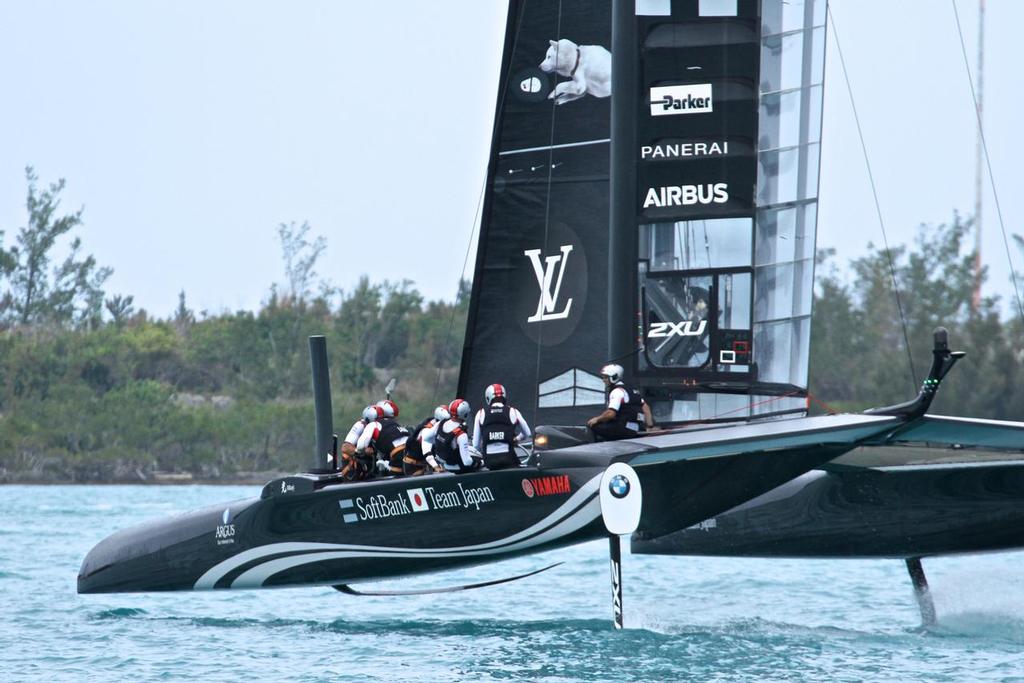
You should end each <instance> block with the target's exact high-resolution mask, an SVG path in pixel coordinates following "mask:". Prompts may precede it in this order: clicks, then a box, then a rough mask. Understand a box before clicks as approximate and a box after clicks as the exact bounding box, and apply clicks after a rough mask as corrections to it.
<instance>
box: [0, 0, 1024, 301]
mask: <svg viewBox="0 0 1024 683" xmlns="http://www.w3.org/2000/svg"><path fill="white" fill-rule="evenodd" d="M958 6H959V7H960V12H961V20H962V21H963V23H964V30H965V31H966V33H967V39H968V51H969V56H970V61H971V66H972V69H973V68H974V63H975V59H976V57H975V49H976V48H975V46H976V44H975V40H976V29H977V24H976V17H977V2H976V0H959V5H958ZM832 8H833V11H834V14H835V18H836V21H837V23H838V27H839V31H840V34H839V37H840V40H841V41H842V46H843V50H844V53H845V56H846V61H847V66H848V68H849V70H850V77H851V79H852V82H853V88H854V95H855V97H856V98H857V106H858V112H859V114H860V118H861V123H862V124H863V126H864V134H865V137H866V140H867V144H868V151H869V154H870V155H871V161H872V165H873V170H874V174H875V180H876V183H877V186H878V192H879V198H880V201H881V205H882V212H883V217H884V219H885V221H886V227H887V229H888V232H889V239H890V242H891V243H893V244H897V243H901V242H909V241H910V240H911V239H912V238H913V236H914V234H915V232H916V229H917V225H918V224H919V223H921V222H941V221H947V220H949V218H950V217H951V216H952V213H953V211H954V210H957V211H960V212H961V213H962V214H968V213H971V212H972V211H973V208H974V168H975V162H974V150H975V134H976V125H975V119H974V114H973V110H972V104H971V98H970V91H969V88H968V83H967V79H966V76H965V73H964V66H963V60H962V56H961V53H960V46H959V42H958V39H957V34H956V28H955V24H954V20H953V12H952V6H951V4H950V2H949V1H948V0H899V2H893V0H834V1H833V3H832ZM505 13H506V3H505V2H503V1H501V0H493V1H491V0H437V1H436V2H429V3H427V2H417V1H415V0H406V1H399V0H390V1H384V0H381V1H378V2H351V1H348V2H329V1H327V0H323V1H321V2H309V1H304V2H289V3H282V2H260V1H256V0H245V1H244V2H241V1H220V2H198V1H193V0H173V1H170V0H163V1H159V2H158V1H149V2H139V1H138V0H105V1H93V2H88V3H86V2H78V1H75V0H32V1H30V0H21V1H16V0H0V92H2V101H3V106H2V107H0V230H3V231H5V232H6V236H5V245H7V246H9V245H10V244H11V240H12V239H13V236H14V233H15V232H16V231H17V229H18V228H19V227H20V226H22V225H23V224H24V222H25V213H24V195H25V183H24V166H25V165H26V164H31V165H33V166H35V168H36V171H37V173H38V174H39V176H40V180H41V181H42V182H49V181H52V180H56V179H57V178H60V177H64V178H66V179H67V183H68V187H67V190H66V191H65V193H64V206H65V207H66V208H67V209H69V210H70V209H73V208H77V207H78V206H80V205H85V214H84V220H85V224H84V226H83V227H82V228H81V229H80V231H79V234H80V236H81V237H82V240H83V243H84V246H85V248H86V250H88V251H90V252H91V253H93V254H94V255H95V256H96V258H97V259H98V261H99V262H100V263H101V264H103V265H109V266H112V267H113V268H114V271H115V272H114V275H113V277H112V278H111V279H110V281H109V285H108V291H110V292H111V293H116V292H119V293H123V294H133V295H135V298H136V305H138V306H141V307H144V308H146V309H147V310H149V311H150V312H151V313H154V314H156V315H160V316H166V315H168V314H170V312H171V311H172V310H173V308H174V306H175V305H176V303H177V295H178V291H179V290H180V289H184V290H185V291H186V293H187V295H188V298H189V301H190V304H191V305H192V306H193V307H194V308H196V309H206V310H209V311H211V312H217V311H221V310H225V309H228V310H234V309H239V308H247V309H252V308H256V307H258V306H259V303H260V301H261V300H262V299H263V298H264V297H265V296H266V294H267V292H268V290H269V288H270V285H271V283H272V282H275V281H276V282H282V281H283V280H284V274H283V271H282V268H281V259H280V250H279V246H278V243H277V238H276V232H275V228H276V226H277V224H278V223H280V222H282V221H297V222H301V221H303V220H308V221H309V222H310V223H311V225H312V226H313V229H314V231H315V232H316V233H317V234H320V235H323V236H325V237H326V238H327V241H328V250H327V254H326V260H325V261H324V262H323V263H322V264H321V265H320V267H319V269H318V270H319V272H320V274H321V275H323V276H325V277H326V278H328V279H330V280H331V281H333V282H334V283H335V284H337V285H340V286H342V287H346V288H348V287H351V286H352V285H353V284H354V282H355V281H356V279H357V278H358V276H359V275H360V274H364V273H365V274H369V275H370V276H371V278H372V279H374V280H382V279H384V278H391V279H401V278H409V279H411V280H413V281H414V282H415V283H416V285H417V286H418V287H419V289H420V291H422V292H423V293H424V294H425V295H426V296H427V297H428V298H445V299H450V298H451V297H452V296H453V294H454V292H455V289H456V283H457V282H458V279H459V275H460V269H461V267H462V264H463V257H464V255H465V252H466V247H467V242H468V240H469V237H470V234H471V231H472V228H473V223H474V214H475V211H476V209H477V203H478V200H479V197H480V191H481V188H482V184H483V180H484V175H485V171H486V164H487V157H488V148H489V144H490V134H491V126H492V117H493V114H494V105H495V98H496V90H497V81H498V75H499V74H498V71H499V68H500V58H501V55H500V51H501V46H502V39H503V35H504V30H505V27H504V22H505ZM1021 25H1024V3H1022V2H1020V1H1019V0H987V22H986V57H985V60H986V67H985V68H986V71H985V125H986V135H987V137H988V141H989V151H990V153H991V154H992V166H993V170H994V174H995V179H996V183H997V189H998V190H999V192H1000V200H1001V202H1002V209H1003V215H1004V218H1005V221H1006V225H1007V230H1008V232H1018V233H1024V226H1022V222H1024V193H1021V192H1019V191H1017V186H1018V184H1019V182H1020V176H1021V173H1020V171H1019V169H1018V167H1017V166H1015V165H1014V160H1015V159H1019V158H1021V157H1024V142H1022V141H1021V137H1020V136H1019V135H1018V134H1014V133H1015V128H1016V127H1017V126H1018V125H1019V123H1018V120H1019V112H1020V111H1021V110H1022V106H1021V105H1022V102H1021V99H1022V97H1024V95H1022V92H1021V87H1020V85H1021V76H1020V70H1019V68H1020V67H1019V64H1020V57H1019V54H1018V53H1017V52H1016V47H1015V46H1016V41H1017V40H1019V37H1018V36H1019V30H1018V28H1019V27H1020V26H1021ZM822 149H823V157H822V176H821V209H820V217H819V233H818V243H819V246H832V247H835V248H837V249H838V250H839V252H840V254H841V255H842V256H843V257H850V256H856V255H859V254H862V253H864V251H865V248H866V244H867V242H869V241H874V242H875V243H880V242H881V233H880V231H879V227H878V220H877V218H876V215H875V208H874V204H873V202H872V198H871V193H870V188H869V186H868V182H867V174H866V171H865V169H864V162H863V158H862V153H861V149H860V145H859V142H858V140H857V134H856V128H855V127H854V123H853V116H852V111H851V108H850V104H849V100H848V97H847V93H846V86H845V83H844V81H843V80H842V72H841V70H840V65H839V60H838V58H837V55H836V52H835V42H834V41H833V39H832V34H831V32H830V35H829V45H828V57H827V61H826V88H825V114H824V130H823V145H822ZM985 187H986V198H985V207H984V229H985V238H984V244H983V259H984V262H985V264H986V265H988V266H989V267H990V271H991V278H990V282H989V285H988V286H987V289H986V293H996V292H998V293H1000V294H1002V295H1003V297H1004V300H1007V303H1008V298H1009V296H1010V291H1011V289H1010V286H1009V281H1008V273H1009V267H1008V265H1007V258H1006V253H1005V250H1004V247H1003V243H1002V236H1001V234H1000V232H999V226H998V222H997V220H996V211H995V204H994V202H993V201H992V195H991V191H990V190H989V189H988V179H987V177H986V179H985ZM1011 249H1015V247H1013V245H1011ZM1012 257H1013V259H1014V262H1015V263H1016V264H1017V269H1018V270H1024V258H1022V255H1021V254H1020V253H1019V252H1017V251H1016V250H1014V251H1013V252H1012ZM471 269H472V258H471V259H470V271H471Z"/></svg>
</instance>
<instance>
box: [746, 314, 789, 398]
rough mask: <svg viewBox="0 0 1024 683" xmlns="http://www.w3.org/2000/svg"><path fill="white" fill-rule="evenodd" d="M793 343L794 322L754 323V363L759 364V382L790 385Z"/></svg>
mask: <svg viewBox="0 0 1024 683" xmlns="http://www.w3.org/2000/svg"><path fill="white" fill-rule="evenodd" d="M792 342H793V323H792V321H790V320H782V321H778V322H771V323H754V362H755V363H757V370H758V377H757V379H758V381H761V382H767V383H776V384H788V383H789V377H790V363H791V362H792V354H791V353H790V346H791V344H792Z"/></svg>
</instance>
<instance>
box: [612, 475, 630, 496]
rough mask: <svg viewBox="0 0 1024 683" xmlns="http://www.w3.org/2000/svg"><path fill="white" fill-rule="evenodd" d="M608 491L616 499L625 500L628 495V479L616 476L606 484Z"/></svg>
mask: <svg viewBox="0 0 1024 683" xmlns="http://www.w3.org/2000/svg"><path fill="white" fill-rule="evenodd" d="M608 490H609V491H610V492H611V494H612V495H613V496H615V497H616V498H625V497H626V496H628V495H629V479H626V477H625V476H624V475H622V474H616V475H615V476H614V477H612V478H611V481H609V482H608Z"/></svg>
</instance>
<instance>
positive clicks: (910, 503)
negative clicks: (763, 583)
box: [633, 449, 1024, 558]
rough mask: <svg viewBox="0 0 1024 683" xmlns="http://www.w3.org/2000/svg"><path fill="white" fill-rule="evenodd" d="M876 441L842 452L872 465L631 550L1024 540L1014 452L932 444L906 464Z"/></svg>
mask: <svg viewBox="0 0 1024 683" xmlns="http://www.w3.org/2000/svg"><path fill="white" fill-rule="evenodd" d="M882 450H885V449H870V450H868V449H865V450H864V451H863V452H862V453H860V454H856V453H854V454H851V455H850V456H847V458H849V459H850V460H851V461H852V462H856V460H857V456H858V455H860V456H864V455H865V454H869V455H870V457H873V458H874V459H875V461H876V462H875V463H874V464H875V465H877V466H874V467H865V466H846V467H843V465H842V464H839V465H837V466H835V467H832V466H829V468H827V471H822V470H816V471H814V472H811V473H808V474H806V475H804V476H802V477H800V478H798V479H796V480H793V481H791V482H789V483H787V484H785V485H783V486H780V487H779V488H777V489H775V490H773V491H770V492H768V493H766V494H764V495H763V496H760V497H759V498H757V499H754V500H751V501H750V502H749V503H746V504H744V505H741V506H739V507H737V508H735V509H732V510H729V511H728V512H726V513H723V514H720V515H717V516H715V517H713V518H711V519H708V520H706V521H703V522H702V523H700V524H697V525H695V526H692V527H690V528H686V529H682V530H680V531H677V532H674V533H672V534H669V535H667V536H664V537H661V538H658V539H654V540H643V539H636V540H635V542H634V544H633V551H634V552H637V553H644V554H663V555H717V556H743V557H790V558H911V557H927V556H935V555H950V554H960V553H977V552H991V551H1000V550H1013V549H1020V548H1024V456H1018V457H1016V458H1006V457H1005V456H1001V457H993V456H991V455H989V456H988V457H987V458H985V457H983V458H981V459H975V460H971V459H970V457H969V456H970V455H971V454H970V453H969V452H964V451H954V450H950V449H935V450H934V451H933V452H931V453H930V454H929V455H928V456H927V457H926V458H924V459H922V460H920V461H919V462H917V463H915V464H909V463H902V464H890V465H887V464H886V463H885V462H884V460H885V458H884V457H879V456H880V455H881V456H884V455H885V453H882V454H879V451H882ZM888 450H889V451H891V452H896V454H897V455H899V451H901V450H906V449H888ZM847 458H843V459H842V460H841V461H840V463H842V462H843V460H847ZM951 459H955V460H958V462H944V460H951Z"/></svg>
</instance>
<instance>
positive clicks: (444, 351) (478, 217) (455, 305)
mask: <svg viewBox="0 0 1024 683" xmlns="http://www.w3.org/2000/svg"><path fill="white" fill-rule="evenodd" d="M487 176H488V174H487V172H486V171H484V182H483V183H482V184H481V186H480V196H479V198H478V199H477V200H476V212H475V213H474V214H473V222H472V224H471V225H472V227H471V228H470V231H469V239H468V240H467V241H466V255H465V256H464V257H463V259H462V270H460V271H459V285H458V287H459V288H458V290H457V291H456V293H455V300H454V301H453V302H452V314H451V315H450V316H449V317H448V331H447V332H446V333H445V336H444V345H443V346H442V347H441V355H440V357H439V358H438V359H437V360H438V363H437V380H436V381H435V382H434V400H433V401H432V402H433V403H436V402H437V394H438V392H439V391H441V373H442V368H441V359H443V358H444V357H445V356H447V355H448V343H449V342H450V341H451V337H452V329H454V327H455V313H456V311H458V310H459V294H460V293H461V292H462V281H463V279H464V278H465V276H466V265H467V264H468V263H469V252H470V250H471V249H472V247H473V235H475V234H476V231H477V228H478V227H479V226H480V225H481V223H483V219H484V216H483V213H482V212H481V211H480V206H481V205H482V204H483V201H484V193H485V192H486V190H487Z"/></svg>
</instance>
